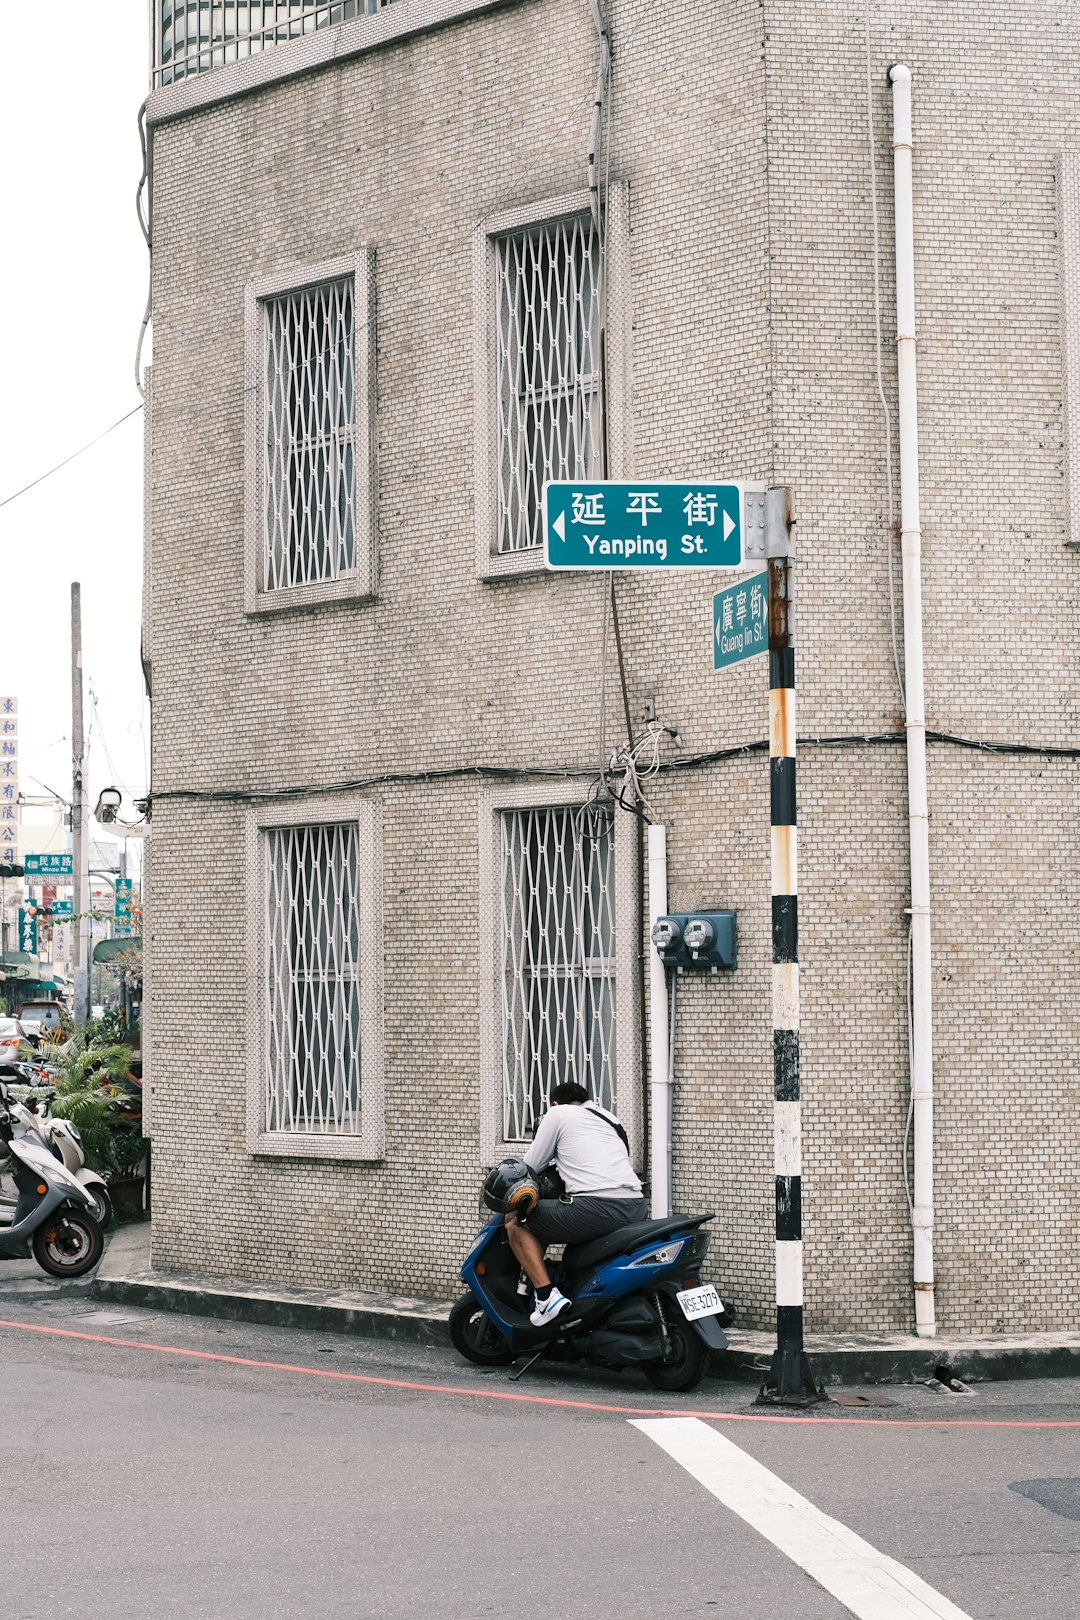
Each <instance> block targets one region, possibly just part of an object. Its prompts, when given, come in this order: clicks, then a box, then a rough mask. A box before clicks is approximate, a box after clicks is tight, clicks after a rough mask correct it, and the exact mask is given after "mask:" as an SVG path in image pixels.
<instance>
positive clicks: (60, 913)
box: [49, 900, 75, 918]
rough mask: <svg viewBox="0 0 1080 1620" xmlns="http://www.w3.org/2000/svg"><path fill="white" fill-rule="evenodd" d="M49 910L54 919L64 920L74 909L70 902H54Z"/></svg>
mask: <svg viewBox="0 0 1080 1620" xmlns="http://www.w3.org/2000/svg"><path fill="white" fill-rule="evenodd" d="M49 909H50V911H51V912H52V914H53V916H54V917H60V918H64V917H70V916H71V915H72V912H73V911H74V909H75V908H74V905H73V904H72V902H71V901H70V900H54V901H53V903H52V905H51V906H50V907H49Z"/></svg>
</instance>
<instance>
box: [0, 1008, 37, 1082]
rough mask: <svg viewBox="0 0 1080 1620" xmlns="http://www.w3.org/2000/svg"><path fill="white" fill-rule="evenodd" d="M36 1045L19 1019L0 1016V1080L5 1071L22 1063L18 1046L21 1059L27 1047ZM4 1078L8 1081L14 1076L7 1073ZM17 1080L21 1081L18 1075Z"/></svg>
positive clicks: (33, 1037) (35, 1041) (34, 1038)
mask: <svg viewBox="0 0 1080 1620" xmlns="http://www.w3.org/2000/svg"><path fill="white" fill-rule="evenodd" d="M36 1045H37V1038H36V1037H35V1036H34V1035H32V1033H31V1031H30V1030H28V1029H27V1028H26V1025H25V1024H24V1023H23V1022H22V1020H21V1019H19V1018H7V1017H4V1016H3V1015H2V1014H0V1078H3V1077H5V1071H8V1070H13V1069H14V1067H15V1064H16V1062H17V1061H22V1060H21V1059H19V1048H20V1046H21V1047H22V1048H23V1058H25V1055H26V1049H27V1047H34V1046H36ZM6 1078H7V1079H9V1080H10V1079H13V1078H14V1076H13V1075H12V1074H11V1073H8V1074H7V1075H6ZM19 1078H20V1079H21V1078H22V1076H21V1075H20V1076H19Z"/></svg>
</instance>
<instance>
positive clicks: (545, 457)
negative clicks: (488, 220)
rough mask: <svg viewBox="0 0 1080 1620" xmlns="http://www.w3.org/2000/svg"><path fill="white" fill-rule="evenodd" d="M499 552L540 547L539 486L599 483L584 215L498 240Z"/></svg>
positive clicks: (589, 235) (597, 356) (591, 249)
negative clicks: (572, 481)
mask: <svg viewBox="0 0 1080 1620" xmlns="http://www.w3.org/2000/svg"><path fill="white" fill-rule="evenodd" d="M494 247H495V265H496V269H495V275H496V297H495V306H496V307H495V318H496V323H497V335H496V354H495V365H496V373H497V380H496V409H497V416H498V428H497V435H498V509H499V518H498V549H499V551H500V552H512V551H522V550H524V549H526V548H527V547H530V546H539V545H540V542H541V538H542V536H541V533H540V496H541V490H542V488H543V485H544V481H545V479H551V478H556V479H562V478H590V479H591V478H603V477H604V421H603V408H604V406H603V385H602V377H601V363H602V361H601V343H600V329H601V286H600V270H601V261H600V240H599V236H598V234H597V232H596V231H595V229H594V227H593V221H592V216H591V214H589V213H583V214H579V215H576V216H574V217H573V218H570V219H560V220H556V221H554V222H551V223H547V224H543V225H538V226H534V227H531V228H529V229H528V230H523V231H514V232H512V233H509V234H507V235H504V236H500V237H497V238H496V239H495V242H494Z"/></svg>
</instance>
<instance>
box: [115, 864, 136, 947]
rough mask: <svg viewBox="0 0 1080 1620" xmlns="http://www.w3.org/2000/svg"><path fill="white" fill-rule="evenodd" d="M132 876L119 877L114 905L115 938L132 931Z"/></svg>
mask: <svg viewBox="0 0 1080 1620" xmlns="http://www.w3.org/2000/svg"><path fill="white" fill-rule="evenodd" d="M131 883H132V880H131V878H117V880H116V900H115V903H114V905H113V938H114V939H116V938H118V937H119V936H121V935H128V934H130V933H131Z"/></svg>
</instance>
